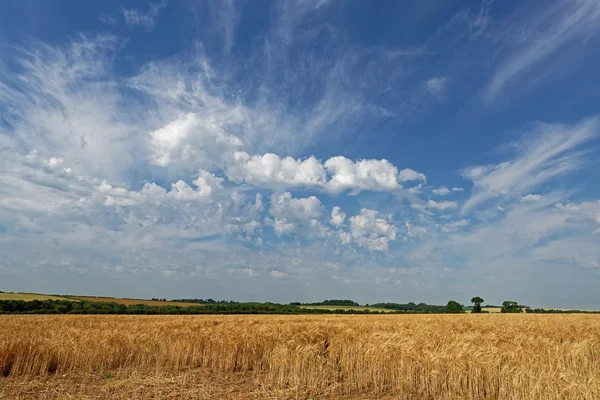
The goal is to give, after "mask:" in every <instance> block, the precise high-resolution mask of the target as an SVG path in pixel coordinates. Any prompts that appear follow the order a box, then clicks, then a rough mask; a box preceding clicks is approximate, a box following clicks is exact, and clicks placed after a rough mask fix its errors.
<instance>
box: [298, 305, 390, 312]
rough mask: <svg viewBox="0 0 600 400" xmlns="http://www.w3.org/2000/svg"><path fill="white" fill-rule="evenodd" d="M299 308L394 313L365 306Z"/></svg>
mask: <svg viewBox="0 0 600 400" xmlns="http://www.w3.org/2000/svg"><path fill="white" fill-rule="evenodd" d="M300 307H301V308H316V309H318V310H355V311H365V310H368V311H379V312H386V313H387V312H394V311H395V310H387V309H385V308H376V307H365V306H300Z"/></svg>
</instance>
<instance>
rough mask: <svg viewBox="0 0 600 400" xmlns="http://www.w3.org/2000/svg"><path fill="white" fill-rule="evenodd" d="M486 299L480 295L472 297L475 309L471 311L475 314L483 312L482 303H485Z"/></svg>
mask: <svg viewBox="0 0 600 400" xmlns="http://www.w3.org/2000/svg"><path fill="white" fill-rule="evenodd" d="M483 302H484V300H483V299H482V298H481V297H479V296H475V297H473V298H472V299H471V303H473V304H474V306H473V310H472V311H471V313H473V314H479V313H481V303H483Z"/></svg>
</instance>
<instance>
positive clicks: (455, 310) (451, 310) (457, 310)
mask: <svg viewBox="0 0 600 400" xmlns="http://www.w3.org/2000/svg"><path fill="white" fill-rule="evenodd" d="M463 312H464V311H463V308H462V306H461V305H460V304H458V303H457V302H456V301H454V300H450V301H449V302H448V304H447V305H446V313H447V314H461V313H463Z"/></svg>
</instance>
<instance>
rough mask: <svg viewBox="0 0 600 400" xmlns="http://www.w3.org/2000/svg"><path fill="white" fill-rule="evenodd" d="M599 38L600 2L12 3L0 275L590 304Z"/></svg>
mask: <svg viewBox="0 0 600 400" xmlns="http://www.w3.org/2000/svg"><path fill="white" fill-rule="evenodd" d="M599 33H600V2H598V1H595V0H575V1H570V2H563V1H551V2H547V1H542V0H534V1H529V2H526V1H517V0H510V1H504V2H499V1H493V0H482V1H472V0H469V1H465V2H461V4H460V5H457V4H450V3H443V4H440V3H439V2H435V1H425V2H424V1H413V2H403V3H397V2H380V3H378V4H377V7H373V5H372V4H371V3H369V2H341V1H335V0H315V1H312V0H290V1H285V2H284V1H281V2H277V1H258V0H257V1H253V2H245V1H240V2H234V1H223V2H216V3H215V2H210V1H201V0H199V1H197V2H186V1H176V0H169V1H167V0H159V1H155V2H142V1H125V0H107V1H103V2H101V3H87V2H86V3H83V2H77V1H65V2H61V3H59V4H49V3H44V2H38V1H33V0H31V1H30V0H24V1H21V2H18V3H8V2H5V3H0V254H1V257H0V281H1V282H2V284H3V285H4V286H5V287H6V288H7V289H9V288H10V290H11V291H14V292H29V293H32V292H37V293H69V292H71V293H76V292H77V293H85V295H88V296H101V297H106V296H108V297H131V298H152V297H159V298H170V299H173V298H204V299H206V298H212V299H216V298H226V299H231V300H233V301H265V300H264V299H265V298H266V299H268V300H267V301H273V302H276V303H282V304H287V303H290V302H296V301H299V302H302V303H307V302H311V301H319V300H318V299H319V298H323V297H325V298H348V299H353V300H354V301H357V302H358V303H360V304H367V303H368V304H371V303H373V302H374V303H381V302H399V303H402V302H404V301H407V299H408V301H414V299H428V301H427V304H446V302H447V301H448V300H450V299H454V300H456V299H461V298H466V299H470V298H471V297H472V296H473V295H477V294H479V295H483V298H485V299H488V298H490V299H493V300H492V301H490V302H489V303H488V302H486V303H487V304H501V303H502V301H504V300H507V299H514V300H515V301H518V302H519V304H527V305H532V304H533V305H536V306H539V307H542V306H543V307H546V308H575V309H582V310H583V309H586V310H587V309H600V292H599V291H598V290H597V288H598V287H600V246H598V243H600V188H599V187H598V184H597V183H598V177H600V158H599V157H598V148H599V147H600V138H599V137H600V118H599V115H600V109H598V106H597V105H598V104H600V90H599V89H600V69H598V68H597V67H596V66H597V65H598V62H599V61H600V56H599V55H598V51H597V50H598V49H599V48H600V35H599ZM323 294H325V296H323ZM367 299H368V301H367ZM410 299H413V300H410ZM456 301H459V300H456ZM459 303H461V304H463V303H462V302H461V301H459ZM464 304H468V302H467V303H464ZM532 307H533V306H532Z"/></svg>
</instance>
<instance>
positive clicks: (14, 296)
mask: <svg viewBox="0 0 600 400" xmlns="http://www.w3.org/2000/svg"><path fill="white" fill-rule="evenodd" d="M0 300H24V301H33V300H69V299H68V298H65V297H59V296H49V295H47V294H37V293H0Z"/></svg>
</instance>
